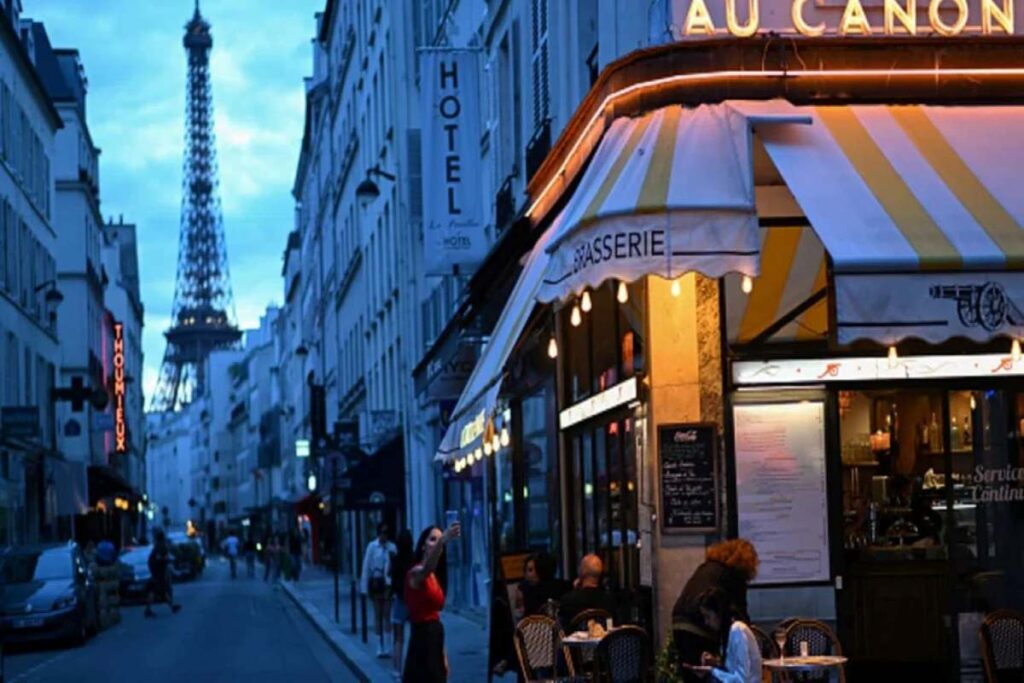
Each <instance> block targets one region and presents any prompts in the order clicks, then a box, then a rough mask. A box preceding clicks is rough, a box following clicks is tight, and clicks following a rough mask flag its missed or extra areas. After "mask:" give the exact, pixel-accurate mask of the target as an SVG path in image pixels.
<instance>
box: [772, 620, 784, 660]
mask: <svg viewBox="0 0 1024 683" xmlns="http://www.w3.org/2000/svg"><path fill="white" fill-rule="evenodd" d="M774 635H775V644H776V645H778V646H779V659H780V660H782V659H785V658H786V629H784V628H777V629H775V634H774Z"/></svg>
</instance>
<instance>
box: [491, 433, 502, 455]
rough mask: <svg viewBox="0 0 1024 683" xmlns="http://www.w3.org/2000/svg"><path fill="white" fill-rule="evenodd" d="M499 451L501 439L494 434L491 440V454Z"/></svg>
mask: <svg viewBox="0 0 1024 683" xmlns="http://www.w3.org/2000/svg"><path fill="white" fill-rule="evenodd" d="M500 450H501V437H500V436H498V435H497V434H495V435H494V438H493V439H491V452H492V453H497V452H498V451H500Z"/></svg>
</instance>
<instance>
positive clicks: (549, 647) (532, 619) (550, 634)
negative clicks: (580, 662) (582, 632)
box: [512, 615, 576, 681]
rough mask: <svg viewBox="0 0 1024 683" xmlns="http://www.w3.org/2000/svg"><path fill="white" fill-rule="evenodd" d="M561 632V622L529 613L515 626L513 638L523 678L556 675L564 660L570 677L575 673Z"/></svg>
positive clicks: (530, 678)
mask: <svg viewBox="0 0 1024 683" xmlns="http://www.w3.org/2000/svg"><path fill="white" fill-rule="evenodd" d="M562 635H563V634H562V629H560V628H558V622H557V621H555V620H554V619H552V618H551V617H545V616H540V615H534V616H529V617H525V618H523V619H522V620H521V621H520V622H519V623H518V624H517V625H516V630H515V632H514V633H513V634H512V638H513V642H514V643H515V647H516V657H517V658H518V659H519V669H520V671H521V672H522V674H523V678H525V679H526V680H527V681H534V680H540V679H544V678H554V677H555V676H556V675H557V674H558V665H559V662H560V661H564V662H565V667H566V669H567V672H568V674H569V675H570V676H575V675H576V672H575V670H574V668H573V665H572V659H571V658H570V657H569V652H568V648H566V647H565V646H564V645H563V644H562ZM559 650H561V653H562V656H561V658H559V656H558V653H559Z"/></svg>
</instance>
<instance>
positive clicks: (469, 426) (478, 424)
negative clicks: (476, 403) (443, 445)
mask: <svg viewBox="0 0 1024 683" xmlns="http://www.w3.org/2000/svg"><path fill="white" fill-rule="evenodd" d="M486 413H487V411H486V410H481V411H480V412H479V413H477V416H476V417H474V418H473V419H472V420H470V421H469V422H467V423H466V424H465V425H463V427H462V431H461V432H459V448H465V447H466V446H469V445H471V444H472V443H473V442H475V441H476V440H477V439H479V438H480V437H481V436H483V434H484V422H485V419H484V418H485V416H486Z"/></svg>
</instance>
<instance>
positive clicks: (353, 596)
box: [348, 579, 358, 635]
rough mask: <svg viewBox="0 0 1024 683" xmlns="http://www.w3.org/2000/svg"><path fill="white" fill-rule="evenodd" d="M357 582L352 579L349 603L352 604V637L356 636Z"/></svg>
mask: <svg viewBox="0 0 1024 683" xmlns="http://www.w3.org/2000/svg"><path fill="white" fill-rule="evenodd" d="M357 592H358V591H357V590H356V580H355V579H352V581H351V582H350V585H349V594H348V595H349V602H350V603H351V604H352V635H355V634H356V593H357Z"/></svg>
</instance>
